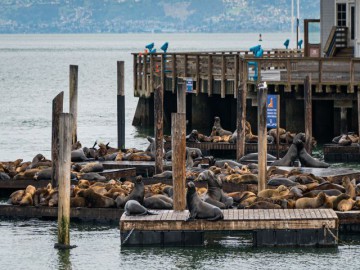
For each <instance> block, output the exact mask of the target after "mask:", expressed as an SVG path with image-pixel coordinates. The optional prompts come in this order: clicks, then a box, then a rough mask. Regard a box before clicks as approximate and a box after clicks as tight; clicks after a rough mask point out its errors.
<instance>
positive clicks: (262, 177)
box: [257, 87, 268, 192]
mask: <svg viewBox="0 0 360 270" xmlns="http://www.w3.org/2000/svg"><path fill="white" fill-rule="evenodd" d="M267 92H268V89H267V88H262V87H259V88H258V92H257V102H258V115H257V116H258V166H259V173H258V192H260V191H262V190H264V189H265V188H266V170H267V168H266V165H267V162H266V159H267V136H266V134H267V130H266V102H267Z"/></svg>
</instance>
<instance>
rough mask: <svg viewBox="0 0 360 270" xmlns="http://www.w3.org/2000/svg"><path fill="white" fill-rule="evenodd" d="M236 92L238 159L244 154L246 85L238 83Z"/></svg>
mask: <svg viewBox="0 0 360 270" xmlns="http://www.w3.org/2000/svg"><path fill="white" fill-rule="evenodd" d="M237 91H238V93H237V115H236V130H237V140H236V143H237V147H236V150H237V151H236V159H237V161H240V158H242V157H243V156H244V155H245V126H246V125H245V124H246V86H245V87H244V84H243V83H242V84H240V86H239V87H238V90H237Z"/></svg>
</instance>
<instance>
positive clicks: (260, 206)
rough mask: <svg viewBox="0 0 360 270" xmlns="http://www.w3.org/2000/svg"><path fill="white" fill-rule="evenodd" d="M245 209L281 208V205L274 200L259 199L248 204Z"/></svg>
mask: <svg viewBox="0 0 360 270" xmlns="http://www.w3.org/2000/svg"><path fill="white" fill-rule="evenodd" d="M245 209H281V206H280V205H278V204H275V203H272V202H267V201H259V202H254V203H253V204H251V205H249V206H246V207H245Z"/></svg>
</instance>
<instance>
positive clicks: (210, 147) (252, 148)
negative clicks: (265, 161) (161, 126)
mask: <svg viewBox="0 0 360 270" xmlns="http://www.w3.org/2000/svg"><path fill="white" fill-rule="evenodd" d="M186 146H187V147H191V148H199V149H200V150H201V151H203V152H205V153H208V154H212V153H213V152H214V151H234V152H235V151H236V147H237V144H236V143H228V142H216V143H215V142H200V143H196V142H186ZM164 148H165V151H169V150H171V142H165V143H164ZM289 148H290V145H289V144H279V156H280V157H283V156H285V155H286V153H287V151H288V150H289ZM267 149H268V154H270V155H273V156H276V155H277V148H276V144H268V145H267ZM257 152H258V144H257V143H246V144H245V154H246V155H247V154H250V153H257Z"/></svg>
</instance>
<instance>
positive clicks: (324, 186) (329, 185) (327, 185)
mask: <svg viewBox="0 0 360 270" xmlns="http://www.w3.org/2000/svg"><path fill="white" fill-rule="evenodd" d="M327 189H337V190H339V191H340V192H341V193H345V192H346V190H345V188H344V187H343V186H340V185H338V184H334V183H330V182H324V183H321V184H320V185H317V186H316V187H314V188H313V189H312V190H327Z"/></svg>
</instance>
